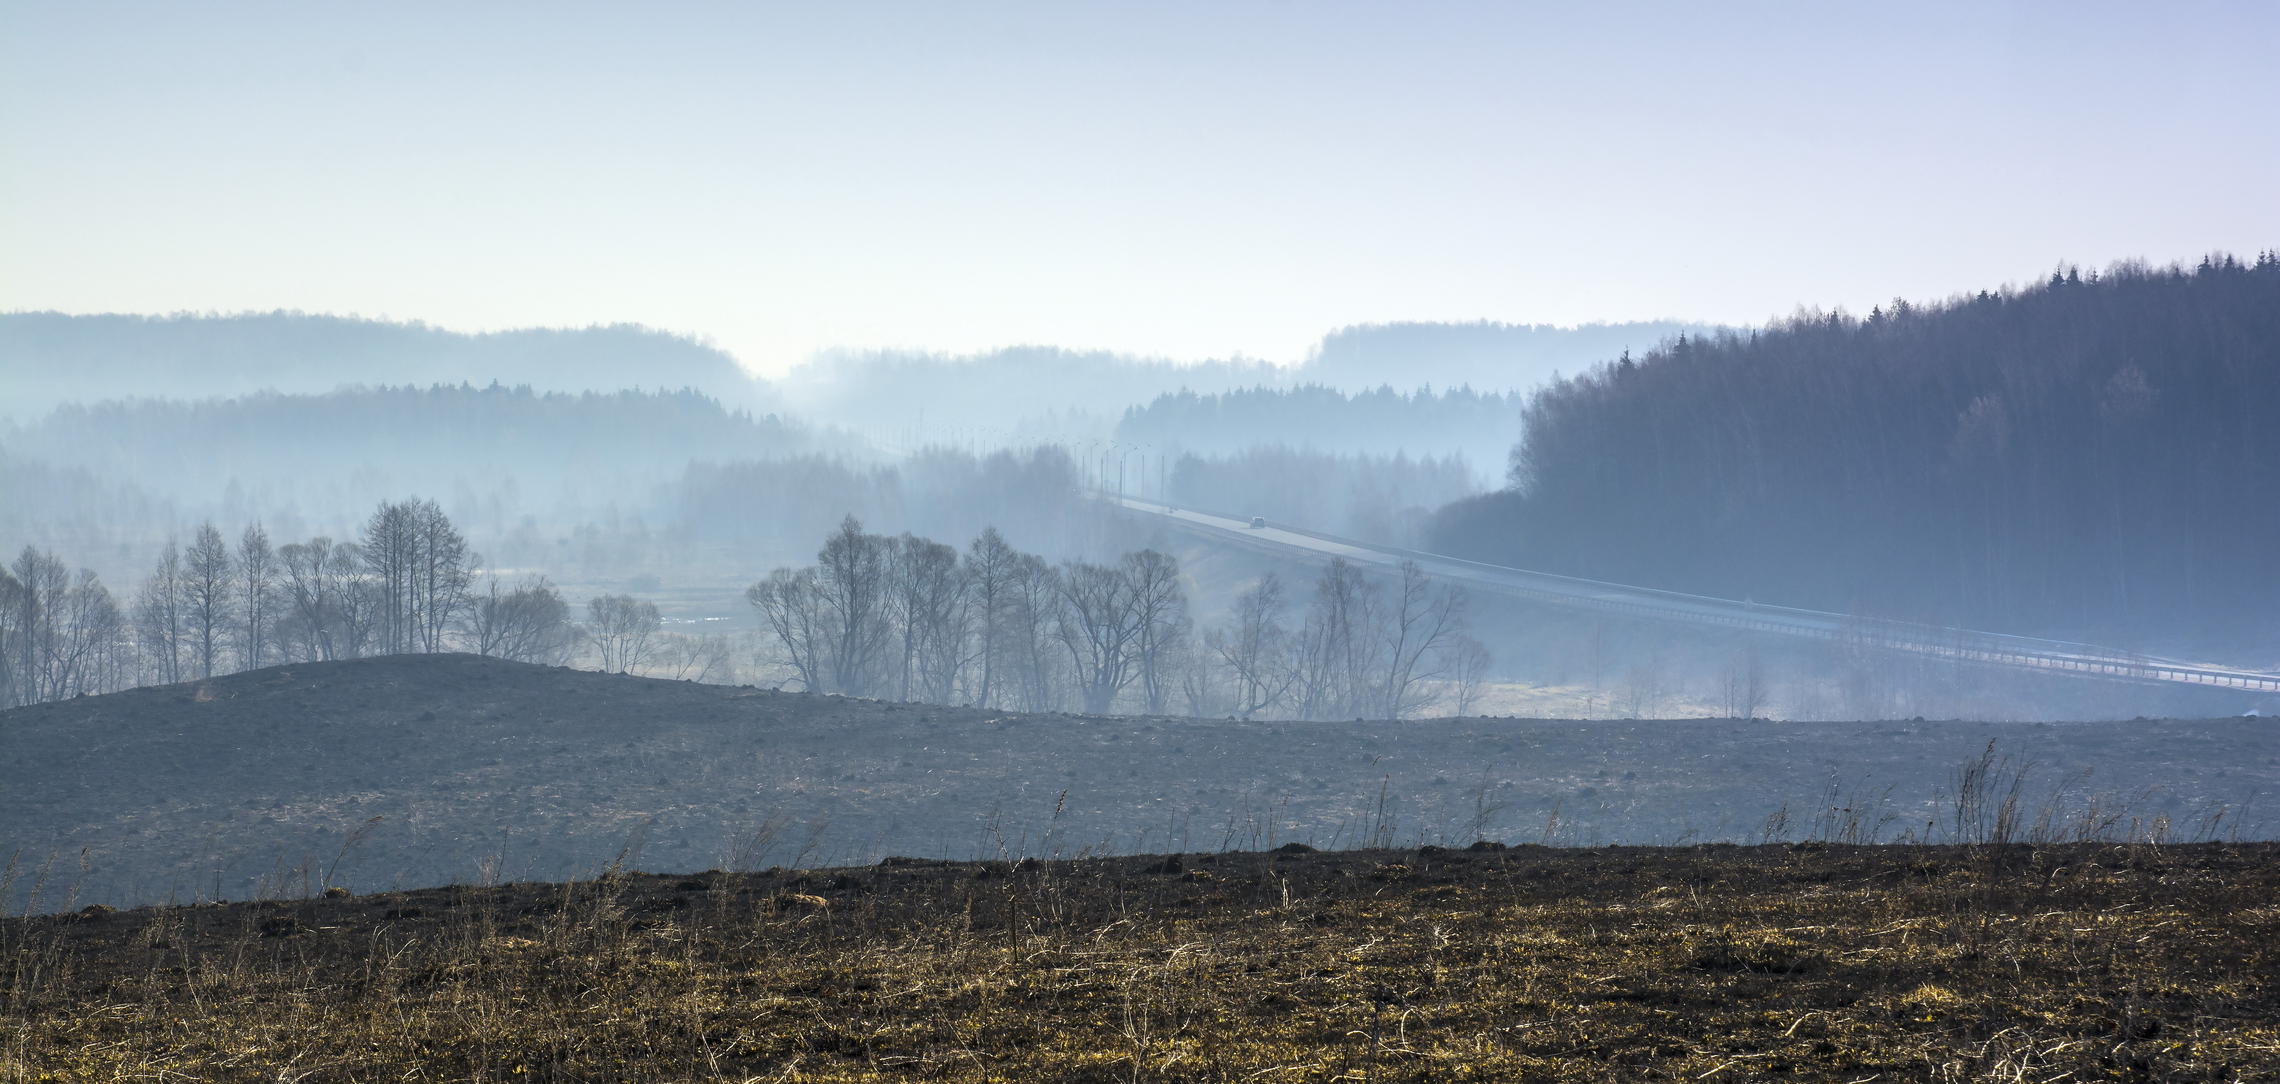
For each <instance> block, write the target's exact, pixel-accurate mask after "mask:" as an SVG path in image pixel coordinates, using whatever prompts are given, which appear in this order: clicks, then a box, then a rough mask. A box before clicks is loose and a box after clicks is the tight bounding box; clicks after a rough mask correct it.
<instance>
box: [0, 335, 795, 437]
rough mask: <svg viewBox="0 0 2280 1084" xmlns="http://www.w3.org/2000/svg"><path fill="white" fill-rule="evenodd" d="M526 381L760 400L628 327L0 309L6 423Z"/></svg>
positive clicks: (684, 346)
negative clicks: (76, 409)
mask: <svg viewBox="0 0 2280 1084" xmlns="http://www.w3.org/2000/svg"><path fill="white" fill-rule="evenodd" d="M463 382H465V383H473V384H478V385H480V384H489V383H492V382H497V383H501V384H529V385H531V386H533V387H536V388H538V389H539V390H541V391H588V390H592V391H616V390H618V389H620V388H627V387H641V388H697V389H700V390H702V391H705V392H707V393H708V394H711V395H713V396H714V397H716V398H720V399H724V400H726V401H728V402H729V403H730V404H732V405H735V406H740V407H743V406H765V405H767V404H766V402H765V401H764V400H763V399H762V398H761V394H762V391H763V387H762V386H761V385H759V384H757V383H756V382H754V381H753V380H752V379H751V377H749V376H747V375H746V374H745V372H744V370H742V369H741V368H739V367H738V366H737V364H736V361H735V359H733V358H731V357H729V356H728V355H727V354H726V353H723V352H721V351H720V350H716V349H714V348H712V347H710V346H707V345H705V344H703V343H700V342H697V341H696V340H694V339H689V338H685V337H682V336H678V335H672V334H668V333H666V332H662V331H656V330H652V329H650V328H645V327H638V326H635V325H631V324H618V325H611V326H601V327H588V328H523V329H519V330H515V331H501V332H493V333H488V334H465V333H461V332H456V331H447V330H445V329H443V328H439V327H431V326H429V325H427V324H423V323H418V322H416V321H415V322H410V323H399V322H395V321H389V320H365V319H359V318H356V317H342V316H325V315H317V314H311V313H300V312H268V313H243V314H237V315H229V316H210V315H209V316H198V315H187V314H178V315H173V316H133V315H116V314H104V315H92V316H74V315H67V314H65V313H60V312H15V313H0V418H6V417H11V416H12V417H14V418H15V419H16V420H18V421H28V420H30V419H31V418H33V417H36V416H38V415H39V414H41V413H44V412H45V411H47V410H48V409H49V408H51V407H54V406H56V405H57V404H60V403H65V402H74V401H76V402H94V401H97V400H102V399H116V398H121V397H124V396H139V397H144V398H177V399H203V398H209V397H214V396H233V395H245V394H248V393H252V392H259V391H278V392H329V391H332V390H334V389H335V388H339V387H342V386H344V385H383V384H413V385H427V384H458V383H463Z"/></svg>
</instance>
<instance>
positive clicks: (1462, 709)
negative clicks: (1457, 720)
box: [1448, 635, 1490, 715]
mask: <svg viewBox="0 0 2280 1084" xmlns="http://www.w3.org/2000/svg"><path fill="white" fill-rule="evenodd" d="M1489 661H1490V660H1489V654H1488V647H1487V645H1485V644H1482V643H1481V642H1480V641H1479V640H1475V639H1473V638H1472V637H1470V636H1464V635H1459V636H1456V637H1455V638H1453V639H1451V640H1450V641H1449V665H1448V673H1449V687H1450V693H1451V697H1450V699H1452V700H1453V701H1455V710H1456V713H1457V714H1458V715H1471V714H1472V713H1473V708H1475V707H1477V706H1479V704H1480V694H1481V691H1482V689H1483V687H1484V686H1485V685H1486V684H1487V679H1488V664H1489Z"/></svg>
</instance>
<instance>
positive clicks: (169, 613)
mask: <svg viewBox="0 0 2280 1084" xmlns="http://www.w3.org/2000/svg"><path fill="white" fill-rule="evenodd" d="M183 625H184V622H183V619H182V550H181V548H180V547H178V546H176V545H175V543H174V540H173V539H171V538H170V539H167V540H166V549H165V550H163V551H161V552H160V554H159V557H158V566H157V567H156V568H155V569H153V570H152V571H151V574H150V578H148V579H146V580H144V581H143V586H142V591H141V592H140V593H139V594H138V595H136V597H135V633H136V636H137V637H138V638H139V640H140V641H141V644H142V650H143V657H144V659H145V660H146V662H145V666H146V667H147V668H148V669H150V670H151V671H152V672H153V673H154V674H155V675H156V676H157V678H158V680H160V681H163V682H166V683H168V684H172V683H174V682H177V681H180V680H182V648H183V642H184V640H185V637H184V635H183V631H184V630H183Z"/></svg>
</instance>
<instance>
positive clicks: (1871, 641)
mask: <svg viewBox="0 0 2280 1084" xmlns="http://www.w3.org/2000/svg"><path fill="white" fill-rule="evenodd" d="M1101 497H1102V498H1103V499H1105V500H1109V501H1111V502H1113V503H1116V504H1118V505H1119V506H1120V507H1122V508H1124V509H1125V510H1127V511H1131V512H1138V513H1143V514H1149V515H1154V516H1158V517H1160V518H1162V519H1163V520H1164V521H1166V522H1169V523H1173V524H1177V525H1180V526H1182V527H1185V528H1187V529H1190V530H1194V531H1198V532H1202V533H1205V534H1208V535H1210V536H1212V537H1215V538H1218V539H1219V540H1221V541H1230V542H1234V543H1235V544H1237V545H1243V546H1247V547H1249V548H1252V549H1255V550H1262V551H1268V552H1273V553H1276V554H1278V555H1283V556H1290V555H1293V554H1297V555H1302V556H1305V557H1309V558H1313V559H1319V560H1328V559H1330V558H1332V557H1337V556H1343V555H1344V554H1341V553H1338V552H1333V551H1331V550H1329V549H1323V548H1312V547H1307V546H1303V545H1298V544H1294V543H1288V542H1280V541H1276V540H1273V539H1269V538H1261V537H1259V536H1257V535H1254V534H1252V533H1251V528H1249V527H1248V526H1246V524H1247V523H1248V522H1249V521H1248V520H1247V519H1246V518H1245V517H1241V516H1230V515H1226V514H1223V513H1219V512H1213V511H1209V510H1206V509H1199V508H1193V507H1186V508H1181V509H1177V510H1175V509H1174V508H1173V507H1172V506H1166V505H1163V504H1161V503H1160V502H1153V501H1138V500H1134V499H1130V498H1119V497H1117V496H1115V495H1114V494H1105V493H1104V494H1101ZM1179 512H1185V513H1187V514H1189V515H1190V516H1204V517H1209V518H1210V519H1214V520H1220V521H1223V522H1222V523H1210V522H1204V521H1201V520H1197V519H1193V518H1182V516H1181V515H1180V514H1179ZM1268 526H1269V527H1272V528H1273V529H1274V530H1277V531H1281V532H1283V533H1286V534H1293V535H1301V536H1304V537H1307V538H1312V539H1318V540H1320V541H1322V542H1325V543H1329V544H1330V545H1331V546H1335V547H1337V548H1339V549H1341V550H1347V551H1353V552H1354V553H1356V554H1357V555H1367V556H1372V557H1377V558H1381V559H1399V560H1411V561H1415V562H1417V563H1418V565H1419V566H1420V567H1422V568H1424V569H1425V570H1426V571H1428V572H1436V573H1437V574H1439V575H1442V576H1444V577H1447V578H1451V579H1457V580H1461V581H1463V582H1465V583H1467V584H1469V585H1472V586H1476V587H1481V588H1484V589H1487V590H1490V591H1493V592H1495V593H1497V594H1502V595H1506V596H1510V597H1515V598H1522V599H1526V600H1529V601H1533V602H1542V603H1548V604H1552V605H1558V606H1566V607H1571V608H1580V609H1588V610H1594V611H1598V612H1605V613H1619V614H1623V615H1626V616H1633V617H1643V618H1648V619H1650V620H1658V621H1669V622H1674V623H1680V624H1691V625H1704V626H1713V627H1722V628H1740V629H1750V630H1753V631H1758V632H1768V633H1775V634H1779V635H1786V636H1799V637H1804V638H1808V639H1818V640H1831V641H1851V642H1858V643H1861V644H1863V645H1864V646H1873V647H1878V648H1883V649H1887V650H1893V651H1901V652H1906V653H1909V654H1916V655H1924V656H1928V657H1932V658H1945V659H1955V660H1958V661H1964V662H1976V663H1984V664H1988V665H1995V666H2005V667H2010V668H2014V669H2023V670H2032V671H2035V672H2038V673H2054V674H2064V675H2071V676H2076V677H2085V678H2096V679H2103V680H2109V681H2132V682H2148V683H2156V684H2165V685H2200V686H2208V687H2216V688H2230V689H2241V690H2246V691H2252V692H2280V674H2269V673H2263V672H2259V671H2254V670H2236V669H2232V668H2229V667H2219V666H2206V665H2202V664H2199V663H2190V662H2181V661H2178V660H2174V659H2163V658H2155V657H2152V656H2147V655H2138V654H2134V653H2130V652H2125V651H2119V650H2116V649H2113V648H2108V647H2100V646H2098V645H2095V644H2084V643H2075V642H2072V641H2067V640H2047V639H2039V638H2036V637H2030V636H2014V635H2011V634H2008V633H1999V632H1981V631H1978V630H1975V629H1959V628H1945V627H1941V626H1936V625H1924V624H1917V623H1911V622H1903V621H1889V620H1883V619H1878V618H1863V617H1855V616H1850V615H1846V614H1838V613H1831V612H1828V611H1825V610H1807V609H1800V608H1797V607H1790V606H1767V605H1761V604H1758V603H1752V602H1745V601H1737V600H1734V599H1721V598H1713V597H1710V596H1707V595H1690V594H1686V593H1684V592H1679V591H1665V590H1662V589H1659V588H1653V587H1635V586H1632V585H1629V584H1617V583H1607V582H1604V581H1600V580H1587V579H1583V578H1580V577H1575V576H1562V575H1559V574H1557V573H1551V572H1535V571H1531V570H1528V569H1522V568H1510V567H1507V566H1504V565H1492V564H1488V563H1485V562H1481V561H1470V560H1466V559H1464V558H1461V557H1449V556H1446V555H1443V554H1437V553H1426V552H1423V551H1420V550H1410V549H1404V548H1402V547H1399V546H1385V545H1379V544H1377V543H1372V542H1363V541H1360V540H1358V539H1351V538H1342V537H1339V536H1337V535H1332V534H1328V533H1326V532H1322V531H1316V530H1312V529H1310V528H1305V527H1297V526H1293V525H1291V524H1287V523H1277V522H1270V523H1268ZM1381 563H1390V560H1387V561H1383V562H1381Z"/></svg>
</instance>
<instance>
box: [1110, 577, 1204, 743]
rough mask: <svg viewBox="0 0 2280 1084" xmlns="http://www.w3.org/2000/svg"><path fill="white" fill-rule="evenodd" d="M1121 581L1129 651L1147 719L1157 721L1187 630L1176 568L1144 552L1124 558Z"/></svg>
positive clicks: (1185, 607)
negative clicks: (1127, 603) (1128, 612)
mask: <svg viewBox="0 0 2280 1084" xmlns="http://www.w3.org/2000/svg"><path fill="white" fill-rule="evenodd" d="M1122 567H1123V572H1124V579H1125V582H1126V584H1127V588H1128V594H1129V596H1130V599H1131V606H1132V625H1133V630H1134V636H1133V641H1132V651H1133V654H1134V656H1135V661H1136V662H1137V664H1138V666H1139V671H1140V673H1139V681H1140V689H1141V692H1142V693H1143V694H1144V695H1145V697H1146V707H1147V711H1148V714H1150V715H1161V714H1163V713H1164V709H1165V705H1166V703H1167V701H1168V700H1169V698H1170V696H1171V692H1172V687H1173V685H1174V683H1175V678H1174V675H1175V674H1176V673H1177V661H1178V659H1179V658H1180V657H1182V656H1183V655H1184V653H1185V650H1186V647H1187V638H1188V631H1189V624H1188V618H1187V593H1186V592H1185V591H1184V590H1182V588H1181V586H1180V563H1179V561H1178V560H1177V559H1175V558H1173V557H1172V556H1171V555H1169V554H1165V553H1161V552H1158V551H1156V550H1152V549H1146V550H1141V551H1140V552H1138V553H1128V554H1125V555H1124V561H1123V566H1122Z"/></svg>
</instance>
